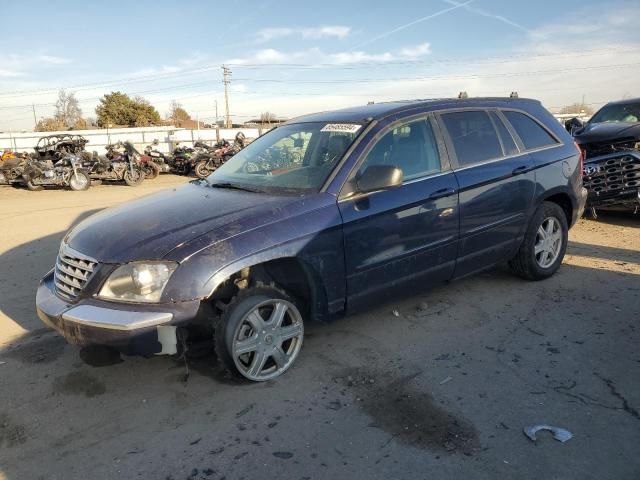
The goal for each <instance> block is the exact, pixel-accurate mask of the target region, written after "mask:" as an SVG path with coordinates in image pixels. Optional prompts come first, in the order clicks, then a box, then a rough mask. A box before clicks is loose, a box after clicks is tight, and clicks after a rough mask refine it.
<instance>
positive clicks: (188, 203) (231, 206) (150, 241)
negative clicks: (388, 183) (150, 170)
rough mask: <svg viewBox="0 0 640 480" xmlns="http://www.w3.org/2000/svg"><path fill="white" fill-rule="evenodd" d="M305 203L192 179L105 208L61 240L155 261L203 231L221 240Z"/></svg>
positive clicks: (90, 250)
mask: <svg viewBox="0 0 640 480" xmlns="http://www.w3.org/2000/svg"><path fill="white" fill-rule="evenodd" d="M305 203H307V202H305V200H304V198H301V197H297V196H276V195H267V194H258V193H251V192H244V191H239V190H231V189H220V188H211V187H209V186H206V184H204V183H193V184H187V185H184V186H181V187H177V188H174V189H172V190H167V191H163V192H160V193H157V194H153V195H149V196H147V197H143V198H140V199H138V200H134V201H132V202H127V203H124V204H122V205H120V206H117V207H112V208H109V209H107V210H103V211H102V212H100V213H97V214H96V215H93V216H91V217H89V218H87V219H86V220H84V221H82V222H81V223H79V224H78V225H77V226H76V227H74V228H73V229H72V230H71V231H70V232H69V233H67V235H66V237H65V242H66V243H67V244H68V245H69V246H70V247H71V248H73V249H74V250H76V251H78V252H80V253H82V254H85V255H88V256H90V257H92V258H94V259H96V260H98V261H99V262H104V263H124V262H129V261H134V260H159V259H162V258H163V257H165V256H166V255H167V254H168V253H169V252H171V251H172V250H173V249H175V248H176V247H179V246H181V245H183V244H184V243H186V242H188V241H190V240H193V239H195V238H197V237H199V236H201V235H204V234H207V233H208V234H209V235H210V236H211V242H212V243H213V242H216V241H221V240H224V239H225V238H228V237H230V236H232V235H235V234H239V233H242V232H243V231H246V230H250V229H253V228H256V227H259V226H260V225H263V224H265V223H268V222H271V221H273V220H274V218H281V217H282V216H283V215H287V213H286V210H289V209H290V207H292V206H294V205H295V209H294V210H296V213H300V211H301V210H302V211H304V206H305ZM311 203H312V202H311ZM310 208H311V206H310ZM283 210H284V212H283ZM223 227H224V228H223ZM216 231H218V232H219V235H216V234H215V232H216ZM211 232H213V233H211Z"/></svg>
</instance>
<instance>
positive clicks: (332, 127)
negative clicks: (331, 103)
mask: <svg viewBox="0 0 640 480" xmlns="http://www.w3.org/2000/svg"><path fill="white" fill-rule="evenodd" d="M361 127H362V125H356V124H355V123H327V124H326V125H325V126H324V127H322V130H320V131H321V132H345V133H356V132H357V131H358V130H360V128H361Z"/></svg>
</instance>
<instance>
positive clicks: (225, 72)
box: [222, 65, 232, 128]
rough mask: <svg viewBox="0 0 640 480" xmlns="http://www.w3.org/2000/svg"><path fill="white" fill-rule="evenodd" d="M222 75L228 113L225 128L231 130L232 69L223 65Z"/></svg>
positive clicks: (226, 111)
mask: <svg viewBox="0 0 640 480" xmlns="http://www.w3.org/2000/svg"><path fill="white" fill-rule="evenodd" d="M222 74H223V80H222V83H224V106H225V113H226V121H225V127H226V128H231V127H232V125H231V116H230V115H229V84H230V83H231V80H230V77H231V69H230V68H229V67H227V66H226V65H223V66H222Z"/></svg>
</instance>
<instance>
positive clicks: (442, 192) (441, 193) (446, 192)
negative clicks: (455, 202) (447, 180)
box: [429, 187, 456, 200]
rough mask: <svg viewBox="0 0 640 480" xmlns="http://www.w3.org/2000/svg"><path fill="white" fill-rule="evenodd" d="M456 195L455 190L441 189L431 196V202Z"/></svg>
mask: <svg viewBox="0 0 640 480" xmlns="http://www.w3.org/2000/svg"><path fill="white" fill-rule="evenodd" d="M454 193H456V190H455V189H454V188H450V187H449V188H441V189H440V190H436V191H435V192H433V193H432V194H431V195H429V200H437V199H438V198H443V197H448V196H449V195H453V194H454Z"/></svg>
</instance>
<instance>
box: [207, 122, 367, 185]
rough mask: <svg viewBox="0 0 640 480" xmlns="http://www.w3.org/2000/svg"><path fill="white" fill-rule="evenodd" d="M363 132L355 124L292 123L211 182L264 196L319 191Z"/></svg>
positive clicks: (238, 157) (263, 139)
mask: <svg viewBox="0 0 640 480" xmlns="http://www.w3.org/2000/svg"><path fill="white" fill-rule="evenodd" d="M361 130H362V125H361V124H357V123H330V122H312V123H293V124H288V125H283V126H281V127H278V128H275V129H273V130H272V131H270V132H268V133H266V134H265V135H263V136H262V137H260V138H258V139H257V140H255V141H254V142H252V143H250V144H249V145H248V146H247V147H246V148H244V149H243V150H241V151H240V152H239V153H238V154H236V155H235V156H234V157H232V158H231V159H230V160H229V161H228V162H227V163H225V164H224V165H222V166H221V167H220V168H218V169H217V170H216V171H215V172H213V173H212V174H211V175H210V176H209V177H208V178H207V181H208V182H209V183H212V184H216V183H218V184H232V185H234V186H238V187H243V188H248V189H252V190H255V191H265V192H274V193H278V192H282V193H305V192H314V191H319V190H320V188H321V187H322V185H323V184H324V182H325V181H326V180H327V178H328V177H329V174H330V173H331V172H332V170H333V169H334V168H335V166H336V165H337V164H338V163H339V162H340V160H341V159H342V157H343V156H344V154H345V152H346V151H347V149H348V148H349V146H350V145H351V144H352V143H353V141H354V140H355V138H356V136H357V135H358V133H360V131H361Z"/></svg>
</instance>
